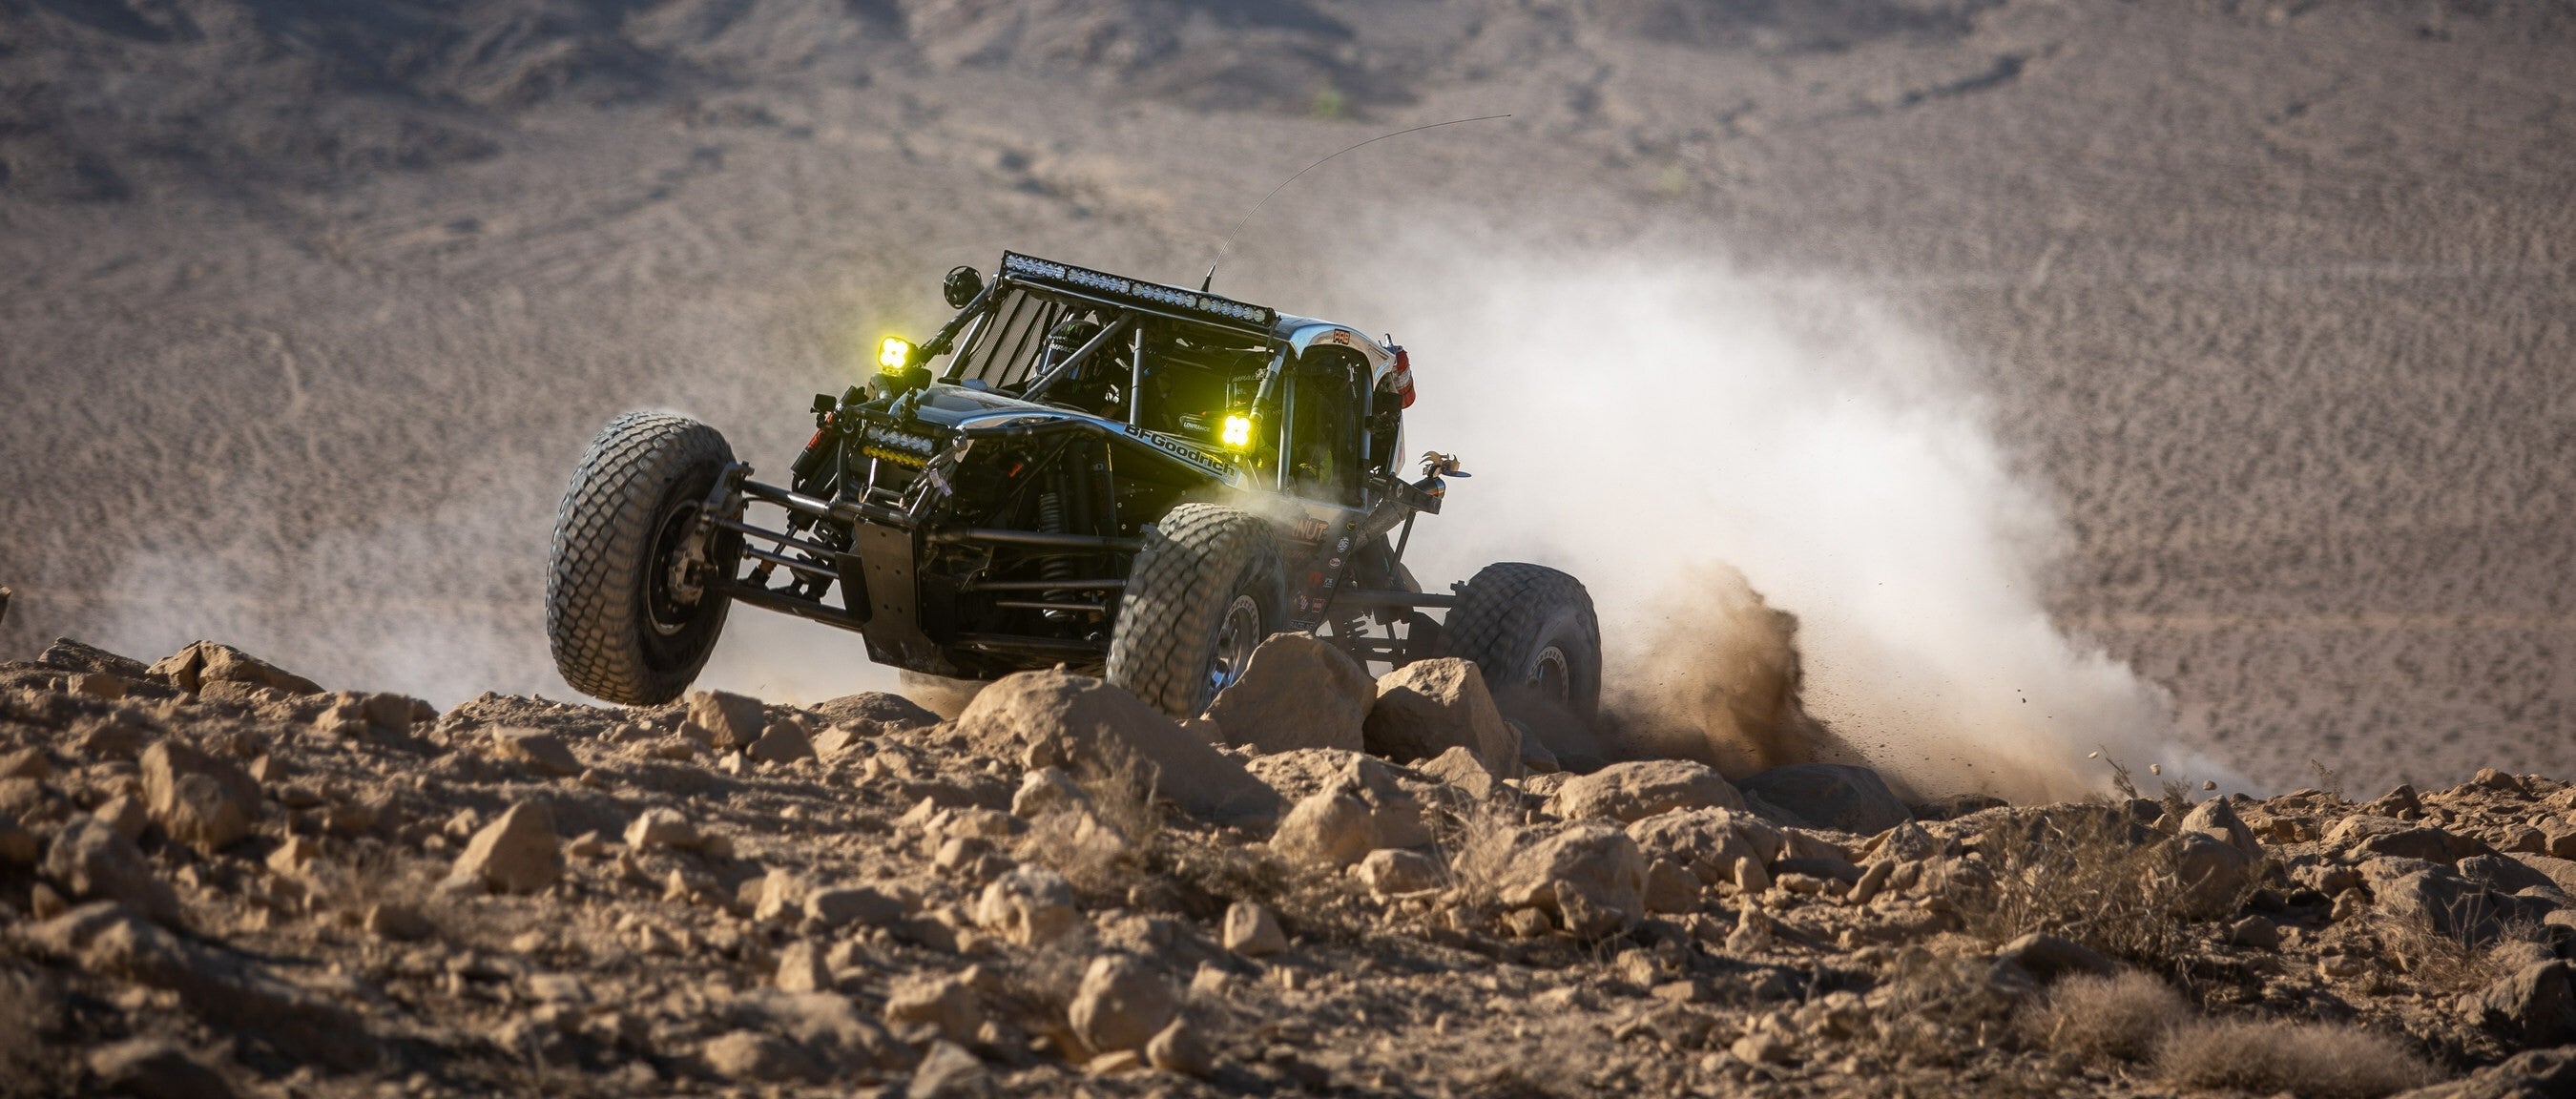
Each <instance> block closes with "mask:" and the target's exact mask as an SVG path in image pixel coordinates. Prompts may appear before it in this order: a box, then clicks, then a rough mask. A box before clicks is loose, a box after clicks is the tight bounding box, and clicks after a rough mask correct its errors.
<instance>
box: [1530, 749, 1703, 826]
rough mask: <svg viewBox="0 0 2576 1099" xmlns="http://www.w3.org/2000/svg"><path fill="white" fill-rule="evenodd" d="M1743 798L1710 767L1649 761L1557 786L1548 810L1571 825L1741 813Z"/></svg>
mask: <svg viewBox="0 0 2576 1099" xmlns="http://www.w3.org/2000/svg"><path fill="white" fill-rule="evenodd" d="M1742 808H1744V796H1743V795H1741V794H1739V793H1737V792H1736V790H1735V787H1734V785H1732V784H1730V783H1728V782H1727V781H1726V777H1725V776H1723V775H1720V774H1718V773H1717V771H1716V770H1714V769H1712V768H1711V767H1709V765H1707V764H1705V763H1695V762H1692V761H1690V760H1686V759H1647V760H1636V761H1633V762H1629V763H1613V764H1611V765H1609V766H1607V767H1604V768H1602V769H1600V770H1598V771H1594V772H1592V773H1591V774H1588V775H1576V776H1575V777H1573V778H1570V779H1567V780H1566V781H1565V783H1564V785H1561V786H1559V787H1557V790H1556V796H1555V797H1554V798H1551V799H1549V801H1548V811H1549V812H1552V813H1554V814H1556V815H1557V816H1560V817H1563V818H1565V819H1567V820H1588V819H1592V818H1597V817H1598V818H1608V819H1611V820H1617V821H1632V820H1643V819H1645V818H1647V817H1651V816H1655V815H1657V814H1659V813H1671V812H1679V811H1687V810H1692V809H1739V810H1740V809H1742Z"/></svg>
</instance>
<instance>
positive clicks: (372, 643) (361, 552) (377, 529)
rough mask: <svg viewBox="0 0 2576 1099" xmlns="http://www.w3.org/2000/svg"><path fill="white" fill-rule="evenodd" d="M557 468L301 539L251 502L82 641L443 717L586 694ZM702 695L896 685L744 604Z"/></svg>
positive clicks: (156, 566)
mask: <svg viewBox="0 0 2576 1099" xmlns="http://www.w3.org/2000/svg"><path fill="white" fill-rule="evenodd" d="M570 474H571V467H570V466H569V465H565V466H563V467H562V468H560V469H557V468H552V467H551V466H547V465H539V464H535V463H520V464H512V465H508V466H507V467H506V468H495V469H492V470H491V471H490V476H489V477H488V478H486V479H485V481H484V483H485V484H487V485H489V486H490V489H489V491H488V492H487V493H485V494H483V495H480V496H476V497H473V498H471V499H460V500H454V501H450V502H449V503H447V504H446V505H444V506H440V507H437V508H435V509H432V510H431V511H430V512H429V513H428V514H427V515H425V516H422V517H421V518H419V519H417V520H408V519H406V520H394V521H387V522H382V523H379V524H377V525H374V526H370V527H365V528H358V529H341V530H334V531H329V532H325V533H323V534H320V535H318V536H309V537H305V538H302V539H297V538H294V537H290V536H287V535H285V534H283V533H281V527H282V526H283V525H284V523H283V520H282V519H281V516H284V515H286V514H288V513H287V512H286V511H285V510H283V508H284V505H281V504H279V503H278V502H277V501H276V500H274V499H266V498H262V497H261V496H259V495H256V494H246V495H245V498H244V501H243V506H242V507H241V509H240V511H239V513H238V519H237V520H236V525H235V528H234V531H233V538H232V539H231V540H229V541H228V542H226V543H224V544H221V545H208V546H198V547H191V548H189V549H187V550H185V551H180V550H175V549H168V548H147V549H143V550H139V551H137V552H134V553H131V554H129V555H128V556H127V557H126V558H125V559H124V560H123V561H122V562H120V564H119V566H118V570H117V574H116V578H115V580H114V581H113V582H112V583H111V584H110V585H109V586H108V588H107V590H108V591H109V592H110V593H113V595H114V598H113V599H112V600H107V601H101V605H100V606H99V608H98V609H97V610H96V611H95V612H94V614H95V619H94V621H93V623H92V624H90V625H87V626H83V627H81V631H82V632H84V633H85V634H87V635H88V636H87V638H86V639H87V640H91V641H93V642H96V643H98V644H102V645H105V646H107V647H108V648H110V649H112V650H115V651H117V652H123V653H127V654H130V655H135V656H139V657H141V658H143V659H146V660H150V659H153V658H155V657H157V656H160V655H164V654H167V653H170V652H174V651H177V650H178V648H179V647H180V646H182V645H185V644H187V643H188V642H189V641H192V640H195V639H198V638H207V639H211V640H216V641H221V642H224V643H226V644H230V645H237V646H240V647H241V648H243V649H246V650H248V651H251V652H253V653H256V654H258V655H260V656H263V657H266V658H269V659H271V660H274V661H276V662H278V663H279V664H281V665H283V666H285V667H286V668H288V669H291V670H293V671H295V672H297V673H299V674H302V675H305V676H308V677H310V678H312V679H314V680H315V681H317V682H319V683H321V684H323V685H324V686H326V687H332V688H349V689H359V690H386V691H400V692H403V693H405V694H410V695H415V696H417V697H420V698H425V699H428V700H429V701H431V702H433V703H435V704H437V705H439V706H442V707H445V706H452V705H454V704H456V703H458V702H462V701H464V700H466V699H469V698H472V697H474V696H475V695H477V694H480V693H482V692H484V691H499V692H503V693H510V694H537V695H543V696H545V697H548V698H557V699H572V700H580V701H584V702H591V701H595V700H591V699H588V698H586V697H585V696H583V695H581V694H580V693H578V692H576V691H574V690H573V689H572V687H571V686H570V685H568V684H566V683H565V682H564V681H563V678H562V677H561V676H559V675H557V674H556V673H555V669H554V660H553V657H552V655H551V654H550V653H549V652H548V650H547V647H546V635H545V601H544V600H545V594H544V593H545V570H546V556H547V547H548V544H549V541H550V539H551V537H552V529H553V516H554V503H555V500H556V499H557V498H558V497H559V496H560V495H561V493H562V491H563V489H562V480H561V479H562V478H564V477H568V476H569V475H570ZM695 686H696V687H698V688H720V689H724V690H732V691H740V692H743V693H746V694H752V695H757V696H759V697H762V698H766V699H769V700H772V701H778V702H793V703H812V702H820V701H823V700H825V699H829V698H832V697H835V696H838V695H844V694H849V693H851V692H853V691H860V690H894V689H896V687H897V682H896V676H895V673H894V672H893V670H892V669H888V668H883V667H880V666H878V665H875V664H872V663H870V662H869V661H868V658H867V654H866V651H865V649H864V648H863V647H862V646H861V645H860V643H859V640H858V638H857V637H856V636H855V635H852V634H849V633H846V632H843V631H840V630H835V629H832V628H830V627H827V626H821V625H817V624H814V623H811V622H806V621H803V620H801V619H796V618H790V617H788V616H785V615H779V614H771V613H768V612H766V611H760V610H757V609H753V608H749V607H736V608H734V609H733V612H732V613H731V615H729V616H728V618H727V620H726V625H725V636H724V639H723V641H722V642H721V643H720V644H719V645H717V647H716V651H715V654H714V655H713V657H712V658H711V659H709V661H708V663H707V667H706V670H705V672H703V673H702V674H701V675H700V676H699V678H698V681H697V683H696V684H695Z"/></svg>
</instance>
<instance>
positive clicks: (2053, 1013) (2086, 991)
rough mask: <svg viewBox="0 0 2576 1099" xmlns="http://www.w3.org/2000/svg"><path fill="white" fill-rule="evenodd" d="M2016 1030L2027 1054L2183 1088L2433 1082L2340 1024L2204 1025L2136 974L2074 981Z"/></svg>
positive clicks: (2262, 1090)
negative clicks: (2030, 1050) (2147, 1069)
mask: <svg viewBox="0 0 2576 1099" xmlns="http://www.w3.org/2000/svg"><path fill="white" fill-rule="evenodd" d="M2017 1027H2018V1029H2019V1030H2020V1032H2021V1037H2022V1040H2023V1041H2024V1042H2026V1043H2028V1044H2030V1045H2033V1046H2037V1047H2040V1048H2044V1049H2050V1050H2055V1051H2057V1052H2059V1053H2066V1054H2072V1055H2074V1056H2076V1057H2080V1058H2083V1059H2084V1060H2086V1061H2090V1062H2093V1063H2096V1064H2099V1063H2101V1062H2104V1061H2125V1062H2152V1064H2153V1067H2154V1069H2155V1072H2156V1075H2158V1076H2160V1077H2163V1078H2164V1079H2165V1080H2166V1081H2167V1082H2169V1083H2172V1084H2175V1085H2178V1086H2182V1087H2190V1088H2209V1089H2217V1090H2231V1091H2248V1092H2253V1093H2255V1094H2258V1095H2262V1094H2271V1093H2275V1092H2290V1093H2295V1094H2297V1095H2299V1096H2302V1097H2304V1099H2377V1097H2379V1096H2383V1095H2389V1094H2392V1093H2395V1092H2399V1091H2403V1090H2405V1089H2407V1088H2411V1087H2417V1086H2420V1085H2422V1084H2425V1083H2428V1082H2430V1081H2431V1080H2432V1079H2433V1072H2432V1070H2431V1069H2429V1068H2428V1067H2426V1065H2425V1064H2424V1063H2423V1062H2422V1061H2421V1060H2419V1059H2417V1058H2416V1057H2415V1056H2414V1055H2413V1054H2411V1053H2409V1052H2407V1050H2406V1049H2405V1047H2403V1046H2401V1045H2399V1044H2398V1043H2397V1042H2396V1041H2394V1040H2392V1039H2390V1038H2388V1037H2386V1036H2383V1035H2380V1034H2376V1033H2373V1032H2371V1031H2367V1030H2363V1029H2361V1028H2358V1027H2353V1026H2347V1025H2343V1024H2339V1023H2325V1022H2300V1021H2291V1020H2286V1019H2203V1018H2197V1017H2195V1016H2194V1015H2193V1013H2192V1010H2191V1006H2190V1005H2189V1004H2187V1003H2185V1002H2184V1000H2183V998H2182V997H2181V996H2180V995H2179V994H2177V993H2175V992H2174V990H2173V989H2172V988H2171V987H2170V986H2168V985H2166V984H2165V983H2164V982H2163V981H2162V980H2159V979H2157V978H2156V977H2155V976H2154V975H2152V974H2147V973H2140V972H2136V971H2134V970H2133V971H2129V972H2125V973H2120V974H2118V975H2115V976H2109V977H2091V976H2081V977H2070V978H2067V979H2066V980H2064V981H2062V982H2059V984H2058V985H2057V987H2056V988H2054V989H2052V990H2050V992H2049V994H2048V995H2047V997H2046V998H2044V999H2041V1000H2039V1001H2037V1002H2035V1003H2033V1004H2032V1005H2030V1006H2029V1007H2028V1008H2026V1009H2024V1010H2023V1011H2022V1013H2021V1016H2020V1018H2019V1019H2018V1020H2017Z"/></svg>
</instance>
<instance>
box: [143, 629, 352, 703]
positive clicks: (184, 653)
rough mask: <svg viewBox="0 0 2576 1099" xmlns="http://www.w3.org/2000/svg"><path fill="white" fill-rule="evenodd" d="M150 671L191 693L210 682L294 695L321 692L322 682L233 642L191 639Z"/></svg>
mask: <svg viewBox="0 0 2576 1099" xmlns="http://www.w3.org/2000/svg"><path fill="white" fill-rule="evenodd" d="M147 671H148V672H149V673H150V674H152V675H154V676H158V677H160V678H162V679H164V680H166V681H168V682H169V684H170V685H171V686H174V687H177V688H179V689H180V690H183V691H186V692H188V693H189V694H196V693H198V692H200V691H203V690H204V689H205V687H206V685H207V684H209V683H240V684H244V685H246V686H252V687H267V688H271V689H273V690H279V691H284V692H286V693H288V694H291V695H315V694H321V693H322V685H321V684H318V683H315V682H313V681H312V680H310V679H306V678H304V677H303V676H300V675H297V674H295V673H293V672H290V671H287V670H286V669H284V668H280V667H278V666H277V665H275V664H271V663H269V662H268V661H265V660H262V659H260V658H258V657H256V656H252V655H250V654H249V653H246V652H243V651H241V650H240V649H236V648H234V647H232V646H230V645H218V644H216V643H214V642H212V641H192V642H189V643H188V647H187V648H184V649H181V650H179V651H178V652H176V653H173V654H171V655H169V656H166V657H163V658H162V659H161V660H160V661H159V662H158V663H155V664H153V665H152V666H151V668H149V669H147Z"/></svg>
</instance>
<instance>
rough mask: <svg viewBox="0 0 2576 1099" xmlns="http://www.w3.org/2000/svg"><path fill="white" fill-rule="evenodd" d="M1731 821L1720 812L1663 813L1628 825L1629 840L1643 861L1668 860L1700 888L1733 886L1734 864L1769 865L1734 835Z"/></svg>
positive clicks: (1751, 845) (1729, 816)
mask: <svg viewBox="0 0 2576 1099" xmlns="http://www.w3.org/2000/svg"><path fill="white" fill-rule="evenodd" d="M1733 819H1734V818H1733V817H1732V815H1731V814H1728V813H1726V812H1725V811H1723V810H1708V809H1703V810H1698V811H1695V812H1688V813H1664V814H1660V815H1658V816H1652V817H1647V818H1646V819H1644V820H1641V821H1638V822H1636V823H1634V824H1631V825H1629V826H1628V838H1629V839H1631V840H1634V841H1635V842H1636V844H1637V850H1638V851H1639V852H1640V853H1641V854H1643V855H1644V857H1646V858H1648V859H1663V860H1669V861H1671V862H1673V863H1675V864H1677V865H1679V866H1680V867H1681V868H1682V869H1684V870H1688V871H1690V873H1691V875H1692V876H1693V877H1696V878H1698V879H1699V880H1700V883H1701V884H1702V885H1717V884H1719V883H1721V882H1723V883H1732V882H1734V881H1735V864H1736V863H1737V861H1739V860H1745V859H1750V860H1752V862H1753V864H1754V865H1756V866H1761V865H1764V864H1766V863H1768V862H1769V861H1770V860H1769V859H1766V858H1764V857H1763V855H1762V852H1761V850H1760V849H1758V848H1756V847H1754V846H1753V844H1752V842H1751V841H1749V840H1746V839H1745V838H1744V836H1743V834H1742V833H1739V832H1737V831H1736V829H1735V827H1734V825H1733V823H1732V820H1733ZM1774 851H1775V852H1776V851H1777V848H1776V847H1775V848H1774Z"/></svg>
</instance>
